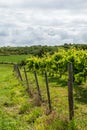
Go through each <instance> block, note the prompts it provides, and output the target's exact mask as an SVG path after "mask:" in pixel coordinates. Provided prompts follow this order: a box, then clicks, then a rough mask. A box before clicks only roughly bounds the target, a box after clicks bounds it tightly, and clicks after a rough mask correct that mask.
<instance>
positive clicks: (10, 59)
mask: <svg viewBox="0 0 87 130" xmlns="http://www.w3.org/2000/svg"><path fill="white" fill-rule="evenodd" d="M28 57H29V55H10V56H0V62H17V63H18V62H20V61H22V60H25V59H26V58H28Z"/></svg>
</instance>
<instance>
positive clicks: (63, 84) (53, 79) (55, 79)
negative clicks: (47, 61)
mask: <svg viewBox="0 0 87 130" xmlns="http://www.w3.org/2000/svg"><path fill="white" fill-rule="evenodd" d="M48 80H49V82H50V83H52V82H54V83H56V84H57V85H59V86H60V87H66V86H67V85H68V80H67V79H63V78H59V77H48Z"/></svg>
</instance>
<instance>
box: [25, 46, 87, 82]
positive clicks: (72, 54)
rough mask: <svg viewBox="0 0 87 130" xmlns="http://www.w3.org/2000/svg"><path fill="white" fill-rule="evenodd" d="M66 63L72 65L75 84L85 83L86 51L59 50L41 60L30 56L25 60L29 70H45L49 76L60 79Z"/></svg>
mask: <svg viewBox="0 0 87 130" xmlns="http://www.w3.org/2000/svg"><path fill="white" fill-rule="evenodd" d="M68 62H72V64H73V76H74V77H73V78H74V80H75V81H76V82H77V83H82V82H83V81H85V79H86V76H87V51H86V50H76V49H75V48H70V49H69V50H67V51H65V50H64V49H59V51H58V52H56V53H54V54H53V55H50V54H48V53H47V54H45V55H44V56H43V57H42V58H40V57H35V56H33V57H32V56H31V57H30V58H28V59H27V66H28V69H29V70H32V71H33V70H37V71H39V72H40V71H44V70H47V71H48V72H49V74H50V75H55V74H58V75H59V76H60V77H61V76H62V75H63V74H65V73H66V72H67V65H68Z"/></svg>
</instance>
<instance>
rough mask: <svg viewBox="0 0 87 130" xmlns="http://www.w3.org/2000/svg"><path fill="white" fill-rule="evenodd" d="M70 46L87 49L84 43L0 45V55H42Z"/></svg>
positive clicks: (66, 48)
mask: <svg viewBox="0 0 87 130" xmlns="http://www.w3.org/2000/svg"><path fill="white" fill-rule="evenodd" d="M71 47H74V48H76V49H83V50H86V49H87V45H86V44H67V43H65V44H64V45H60V46H47V45H45V46H41V45H37V46H25V47H21V46H20V47H11V46H7V47H0V56H2V55H33V56H39V57H43V55H44V54H45V53H49V54H51V55H52V54H54V53H55V52H58V49H60V48H62V49H65V50H68V49H70V48H71Z"/></svg>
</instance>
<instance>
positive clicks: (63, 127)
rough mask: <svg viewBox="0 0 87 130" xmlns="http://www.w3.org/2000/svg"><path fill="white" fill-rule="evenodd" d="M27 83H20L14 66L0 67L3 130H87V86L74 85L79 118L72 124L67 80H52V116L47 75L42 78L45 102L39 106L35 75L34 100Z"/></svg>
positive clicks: (30, 76)
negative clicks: (49, 108) (46, 80)
mask: <svg viewBox="0 0 87 130" xmlns="http://www.w3.org/2000/svg"><path fill="white" fill-rule="evenodd" d="M21 73H22V77H23V82H21V81H19V80H18V79H17V78H16V76H15V75H14V73H13V67H12V66H10V65H0V130H86V129H87V85H86V84H83V85H81V86H77V85H76V84H75V85H74V110H75V118H74V120H72V121H71V122H70V121H69V119H68V117H69V113H68V91H67V89H68V88H67V76H63V77H62V78H61V79H60V78H52V77H48V80H49V87H50V94H51V103H52V113H51V114H49V115H48V104H47V94H46V86H45V78H44V75H43V76H42V75H40V74H38V81H39V85H40V89H41V94H42V98H43V102H42V103H41V104H40V105H38V98H37V89H36V83H35V78H34V74H33V73H29V72H27V74H28V79H29V87H30V89H31V91H32V93H33V98H30V97H29V95H28V93H27V91H26V83H25V77H24V72H23V69H21Z"/></svg>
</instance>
